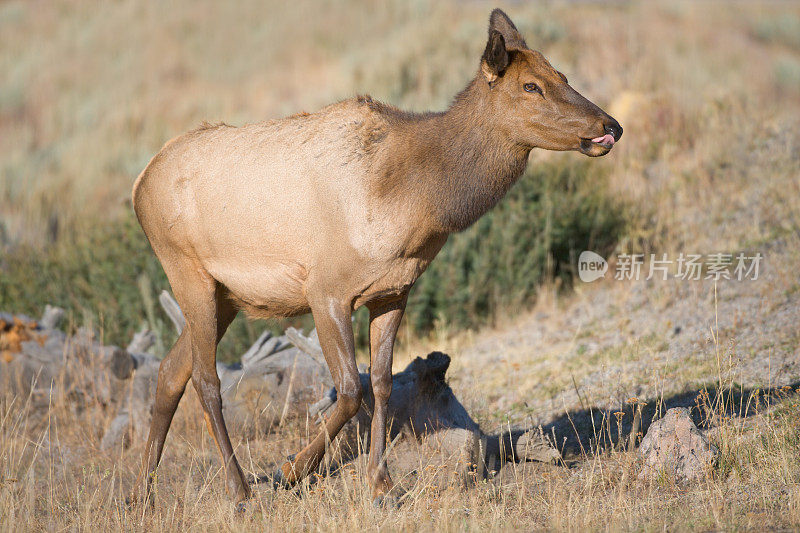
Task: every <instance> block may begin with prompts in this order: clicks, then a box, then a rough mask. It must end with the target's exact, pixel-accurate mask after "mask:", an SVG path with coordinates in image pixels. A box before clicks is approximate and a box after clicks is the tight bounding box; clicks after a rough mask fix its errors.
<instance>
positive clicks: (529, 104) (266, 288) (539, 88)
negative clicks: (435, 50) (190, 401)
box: [133, 9, 622, 504]
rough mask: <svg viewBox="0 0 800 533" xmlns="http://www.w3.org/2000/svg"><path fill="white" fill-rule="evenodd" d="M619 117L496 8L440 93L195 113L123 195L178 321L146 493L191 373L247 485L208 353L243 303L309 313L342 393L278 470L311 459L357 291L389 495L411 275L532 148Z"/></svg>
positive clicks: (145, 471)
mask: <svg viewBox="0 0 800 533" xmlns="http://www.w3.org/2000/svg"><path fill="white" fill-rule="evenodd" d="M621 135H622V127H620V125H619V123H618V122H617V121H616V120H614V119H613V118H611V117H610V116H609V115H608V114H606V113H605V112H604V111H603V110H601V109H600V108H599V107H598V106H596V105H595V104H593V103H592V102H590V101H588V100H587V99H586V98H584V97H583V96H581V95H580V94H579V93H578V92H576V91H575V90H574V89H573V88H572V87H571V86H570V85H569V84H568V82H567V79H566V77H565V76H564V75H563V74H561V73H560V72H558V71H557V70H556V69H555V68H553V67H552V66H551V64H550V63H549V62H548V61H547V60H546V59H545V58H544V56H543V55H542V54H541V53H539V52H537V51H535V50H532V49H530V48H528V46H527V45H526V44H525V40H524V39H523V37H522V35H521V34H520V33H519V31H518V30H517V28H516V27H515V26H514V24H513V23H512V22H511V20H510V19H509V18H508V16H507V15H506V14H505V13H504V12H503V11H501V10H499V9H495V10H494V11H492V13H491V16H490V19H489V38H488V42H487V44H486V48H485V51H484V53H483V55H482V57H481V59H480V64H479V68H478V72H477V74H476V75H475V77H474V79H473V80H472V81H471V82H470V83H469V84H468V85H467V87H466V88H465V89H464V90H463V91H462V92H461V93H460V94H458V95H457V96H456V97H455V99H454V101H453V103H452V105H451V106H450V107H449V108H448V109H447V110H446V111H443V112H428V113H411V112H405V111H402V110H400V109H397V108H395V107H393V106H391V105H387V104H383V103H380V102H378V101H375V100H373V99H371V98H370V97H369V96H360V97H356V98H352V99H349V100H344V101H342V102H339V103H335V104H332V105H329V106H327V107H325V108H323V109H321V110H320V111H318V112H316V113H311V114H308V113H301V114H297V115H293V116H290V117H288V118H284V119H280V120H271V121H267V122H261V123H256V124H249V125H245V126H241V127H231V126H228V125H225V124H220V125H213V126H212V125H208V124H204V125H203V126H201V127H200V128H199V129H196V130H194V131H190V132H188V133H186V134H184V135H181V136H179V137H177V138H175V139H173V140H171V141H169V142H168V143H167V144H166V145H165V146H164V147H163V148H162V149H161V151H160V152H159V153H158V154H156V155H155V157H153V159H152V160H151V161H150V163H149V164H148V165H147V167H146V168H145V170H144V171H143V172H142V173H141V174H140V175H139V177H138V179H137V180H136V183H135V184H134V186H133V206H134V209H135V211H136V215H137V217H138V219H139V223H140V224H141V226H142V229H143V230H144V233H145V234H146V236H147V238H148V239H149V241H150V244H151V246H152V248H153V251H154V252H155V254H156V256H157V257H158V259H159V260H160V261H161V264H162V266H163V268H164V271H165V273H166V275H167V277H168V279H169V283H170V285H171V287H172V290H173V293H174V294H175V298H176V299H177V301H178V303H179V304H180V306H181V309H182V310H183V313H184V315H185V317H186V327H185V329H184V330H183V332H182V333H181V335H180V337H179V338H178V340H177V342H176V343H175V345H174V346H173V347H172V349H171V350H170V352H169V353H168V354H167V356H166V357H165V358H164V360H163V361H162V362H161V366H160V369H159V374H158V385H157V390H156V397H155V404H154V407H153V420H152V425H151V427H150V432H149V436H148V439H147V444H146V447H145V450H144V456H143V460H142V473H141V475H140V481H139V482H138V483H137V487H138V488H137V492H140V491H142V490H143V491H144V493H143V494H141V493H139V494H138V495H139V496H140V497H141V496H144V498H146V499H147V502H148V503H152V491H151V485H152V482H153V478H154V475H155V470H156V467H157V466H158V464H159V460H160V458H161V453H162V450H163V447H164V440H165V438H166V435H167V431H168V429H169V426H170V423H171V421H172V417H173V415H174V413H175V409H176V408H177V405H178V402H179V400H180V398H181V396H182V395H183V392H184V389H185V387H186V384H187V382H188V381H189V379H190V378H191V379H192V384H193V385H194V387H195V389H196V391H197V393H198V396H199V398H200V403H201V405H202V408H203V411H204V415H205V420H206V423H207V426H208V429H209V431H210V433H211V435H212V436H213V437H214V440H215V441H216V444H217V446H218V448H219V452H220V454H221V456H222V461H223V465H224V471H225V479H226V486H227V489H228V491H229V493H230V494H231V495H232V496H233V498H234V499H235V501H236V502H242V501H244V500H246V499H248V498H249V497H250V495H251V491H250V487H249V485H248V482H247V480H246V479H245V476H244V473H243V471H242V469H241V467H240V466H239V463H238V461H237V460H236V457H235V455H234V451H233V447H232V445H231V440H230V438H229V436H228V431H227V429H226V427H225V421H224V420H223V416H222V405H221V398H220V381H219V378H218V376H217V371H216V367H215V360H216V347H217V344H218V342H219V341H220V339H221V337H222V336H223V334H224V333H225V330H226V329H227V327H228V325H229V324H230V323H231V321H232V320H233V318H234V316H235V315H236V314H237V312H238V311H240V310H243V311H244V312H245V313H246V314H247V315H248V316H249V317H251V318H269V317H292V316H297V315H301V314H305V313H309V312H310V313H311V314H312V316H313V318H314V322H315V325H316V327H317V332H318V334H319V340H320V343H321V346H322V349H323V352H324V356H325V360H326V362H327V364H328V366H329V368H330V372H331V375H332V377H333V380H334V383H335V386H336V390H337V393H338V400H337V402H336V405H335V408H334V409H333V412H332V414H331V415H330V417H329V418H328V419H327V420H325V421H324V423H323V424H322V425H323V428H322V430H321V431H320V433H319V434H318V435H317V436H316V437H315V438H314V439H313V441H312V442H311V443H309V444H308V445H307V446H306V447H305V448H303V449H302V450H301V451H300V452H299V453H298V454H297V455H296V456H295V457H294V459H293V460H289V461H288V462H286V463H285V464H283V465H282V467H281V468H280V470H279V475H278V478H279V481H280V482H281V483H282V484H284V485H286V486H290V485H292V484H295V483H297V482H298V480H300V479H301V478H302V477H303V476H305V475H307V474H309V473H310V472H312V471H313V470H314V469H315V468H316V467H317V466H318V465H319V463H320V460H321V459H322V456H323V454H324V452H325V442H326V439H332V438H334V437H335V436H336V434H337V433H338V432H339V430H340V429H341V428H342V426H343V425H344V424H345V423H346V422H347V421H348V420H349V419H350V418H351V417H353V416H354V415H355V414H356V412H357V411H358V408H359V405H360V403H361V398H362V390H361V385H360V382H359V375H358V369H357V367H356V361H355V353H354V340H353V331H352V322H351V315H352V313H353V312H354V310H356V309H358V308H359V307H361V306H366V307H367V309H368V310H369V347H370V363H371V366H370V372H371V377H370V381H371V386H372V391H373V395H374V399H375V407H374V413H373V416H372V422H371V431H370V442H369V458H368V468H367V476H368V482H369V483H370V486H371V488H372V491H373V497H374V498H375V501H376V502H377V503H379V504H380V503H384V504H391V503H392V502H393V498H394V497H395V496H394V495H392V494H391V492H392V488H393V482H392V478H391V476H390V475H389V472H388V470H387V467H386V461H385V458H384V453H385V449H386V424H387V420H386V419H387V403H388V400H389V395H390V393H391V390H392V349H393V345H394V341H395V336H396V334H397V330H398V326H399V324H400V320H401V319H402V317H403V312H404V309H405V305H406V301H407V297H408V294H409V290H410V289H411V287H412V286H413V285H414V282H415V281H416V280H417V279H418V278H419V276H420V275H421V274H422V273H423V272H424V271H425V269H426V267H427V266H428V265H429V264H430V262H431V261H432V260H433V258H434V257H435V256H436V254H437V253H438V252H439V250H440V249H441V248H442V246H443V245H444V244H445V241H446V240H447V238H448V235H450V234H451V233H454V232H458V231H461V230H463V229H465V228H467V227H468V226H469V225H470V224H472V223H473V222H475V221H476V220H477V219H478V218H480V217H481V216H482V215H483V214H484V213H485V212H486V211H487V210H489V209H491V208H492V207H493V206H494V205H495V204H496V203H497V202H498V201H499V200H500V199H501V198H502V197H503V196H504V195H505V194H506V192H507V191H508V190H509V188H510V187H511V186H512V185H513V184H514V183H515V181H516V180H517V179H518V178H519V177H520V176H521V175H522V173H523V171H524V170H525V167H526V164H527V160H528V154H529V153H530V151H531V150H532V149H533V148H543V149H547V150H576V151H579V152H581V153H583V154H585V155H588V156H601V155H605V154H607V153H608V152H609V151H610V150H611V148H612V147H613V146H614V143H615V142H616V141H618V140H619V138H620V136H621ZM387 502H388V503H387Z"/></svg>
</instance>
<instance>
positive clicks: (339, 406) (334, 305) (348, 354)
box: [276, 298, 362, 485]
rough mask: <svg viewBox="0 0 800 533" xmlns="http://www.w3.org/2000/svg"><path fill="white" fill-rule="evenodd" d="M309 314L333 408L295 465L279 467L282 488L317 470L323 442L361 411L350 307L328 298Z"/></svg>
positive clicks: (323, 449)
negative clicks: (325, 367)
mask: <svg viewBox="0 0 800 533" xmlns="http://www.w3.org/2000/svg"><path fill="white" fill-rule="evenodd" d="M311 312H312V314H313V315H314V324H315V325H316V326H317V334H318V335H319V343H320V345H321V346H322V353H323V355H324V356H325V361H326V362H327V363H328V368H329V369H330V371H331V376H332V377H333V384H334V385H335V386H336V393H337V399H336V407H335V408H334V410H333V414H331V416H330V418H328V419H327V421H326V422H325V424H324V427H323V430H322V431H321V432H320V433H319V434H318V435H317V436H316V438H315V439H314V440H313V441H312V442H311V443H310V444H309V445H308V446H306V447H305V448H303V450H302V451H301V452H300V453H298V454H297V456H296V457H295V459H294V461H290V462H288V463H285V464H284V465H283V466H282V467H281V472H280V473H279V479H278V480H276V481H277V483H278V484H282V485H293V484H294V483H297V482H298V481H299V480H300V479H302V478H303V477H305V476H306V475H308V474H309V473H311V472H312V471H313V470H314V469H315V468H317V466H318V465H319V462H320V460H321V459H322V457H323V455H324V454H325V443H326V441H327V440H333V439H334V438H336V435H337V434H338V433H339V430H341V429H342V426H344V425H345V423H347V421H348V420H350V419H351V418H353V416H355V414H356V413H357V412H358V409H359V408H360V407H361V396H362V392H361V381H360V380H359V377H358V367H357V366H356V352H355V345H354V341H353V323H352V320H351V316H352V310H351V308H350V303H349V302H341V301H338V300H336V299H333V298H329V299H325V300H323V301H320V302H318V303H317V304H316V305H314V304H312V307H311Z"/></svg>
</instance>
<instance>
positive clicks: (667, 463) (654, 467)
mask: <svg viewBox="0 0 800 533" xmlns="http://www.w3.org/2000/svg"><path fill="white" fill-rule="evenodd" d="M639 452H640V453H641V454H642V457H643V458H644V467H643V469H642V471H641V472H640V473H639V477H640V478H650V479H653V478H656V477H658V476H660V475H664V474H666V475H669V476H671V477H674V478H675V479H677V480H683V481H691V480H695V479H699V478H703V477H705V476H706V475H707V474H708V471H709V469H710V468H711V466H712V465H713V464H714V463H715V461H716V458H717V455H718V453H719V452H718V451H717V448H716V447H715V446H714V445H713V444H711V443H710V442H709V441H708V438H707V437H706V436H705V435H704V434H703V432H702V431H700V430H699V429H698V428H697V426H695V425H694V422H693V421H692V417H691V415H690V413H689V410H688V409H686V408H684V407H675V408H672V409H670V410H668V411H667V413H666V414H665V415H664V417H663V418H662V419H660V420H658V421H656V422H654V423H653V424H652V425H651V426H650V429H649V430H648V431H647V435H645V437H644V439H642V443H641V445H640V447H639Z"/></svg>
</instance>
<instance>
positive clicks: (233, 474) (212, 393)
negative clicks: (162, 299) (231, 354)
mask: <svg viewBox="0 0 800 533" xmlns="http://www.w3.org/2000/svg"><path fill="white" fill-rule="evenodd" d="M207 281H208V284H207V285H205V291H204V294H203V295H197V299H195V300H193V304H194V305H192V307H191V308H188V309H187V310H186V311H185V312H184V314H185V315H186V325H187V327H188V328H189V330H190V334H191V338H192V384H193V385H194V388H195V390H196V391H197V395H198V396H199V398H200V404H201V405H202V406H203V414H204V416H205V419H206V425H207V426H208V430H209V432H210V433H211V436H212V437H214V441H215V442H216V444H217V448H218V449H219V452H220V455H221V456H222V464H223V467H224V468H225V481H226V485H227V489H228V492H229V493H230V494H231V495H232V496H233V497H234V499H235V501H236V502H241V501H244V500H246V499H247V498H249V497H250V494H251V493H250V486H249V485H248V483H247V480H246V479H245V476H244V472H243V471H242V468H241V467H240V466H239V462H238V461H237V460H236V456H235V455H234V453H233V445H232V444H231V439H230V437H229V436H228V428H227V427H226V425H225V419H224V418H223V416H222V395H221V394H220V382H219V376H218V375H217V364H216V362H217V344H218V343H219V341H220V339H221V338H222V335H224V333H225V330H227V328H228V326H229V325H230V323H231V321H232V320H233V318H234V317H235V316H236V309H235V308H234V307H233V304H232V303H231V302H230V300H229V299H228V298H227V297H226V290H225V289H224V288H223V287H222V286H221V285H220V284H219V283H217V281H216V280H214V279H212V278H211V277H210V276H209V277H208V279H207ZM179 303H180V302H179Z"/></svg>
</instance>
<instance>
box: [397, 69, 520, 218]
mask: <svg viewBox="0 0 800 533" xmlns="http://www.w3.org/2000/svg"><path fill="white" fill-rule="evenodd" d="M480 81H481V80H476V81H473V83H471V84H470V85H469V86H468V87H467V88H466V89H465V90H464V91H463V92H462V93H461V94H459V95H458V97H457V98H456V100H455V102H454V104H453V105H452V106H451V107H450V109H448V110H447V111H446V112H443V113H435V114H430V115H427V116H424V117H423V118H421V119H420V120H419V121H418V122H416V124H414V125H413V127H412V128H411V129H410V132H409V133H410V136H411V137H412V139H411V140H412V142H411V143H410V150H411V151H412V152H414V151H416V153H415V154H414V156H415V157H413V158H412V160H414V161H416V162H417V164H419V165H420V166H421V167H422V169H421V172H416V171H415V169H409V170H412V173H413V174H415V179H417V180H420V181H418V182H417V184H418V185H419V186H418V187H413V189H412V190H414V191H418V192H419V193H420V194H423V195H425V198H424V199H423V198H420V199H419V200H421V202H420V204H421V205H427V206H428V210H429V213H428V215H429V216H431V217H432V219H433V220H435V221H436V222H437V223H438V225H439V229H440V230H441V231H444V232H446V233H452V232H456V231H461V230H463V229H465V228H467V227H468V226H470V225H471V224H472V223H474V222H475V221H477V220H478V219H479V218H480V217H481V216H482V215H483V214H484V213H486V212H487V211H488V210H489V209H491V208H492V207H494V205H495V204H497V202H499V201H500V200H501V199H502V198H503V196H505V194H506V193H507V192H508V190H509V189H510V188H511V186H512V185H514V183H515V182H516V181H517V179H519V177H520V176H521V175H522V173H523V172H524V170H525V165H526V164H527V161H528V154H529V152H530V148H526V147H523V146H519V145H515V144H514V143H511V142H509V141H508V140H507V136H506V135H503V132H502V131H501V130H500V129H499V127H498V126H497V125H496V121H494V120H493V118H494V117H493V116H492V114H491V113H490V112H489V111H488V110H487V109H484V108H482V106H484V105H486V104H485V102H486V101H487V99H486V98H484V97H483V95H482V94H481V93H482V91H488V90H490V89H489V88H488V86H487V85H486V83H485V82H484V83H480Z"/></svg>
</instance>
